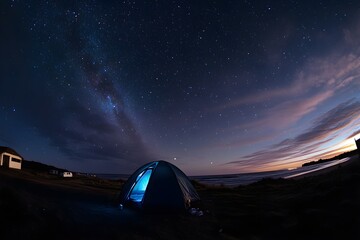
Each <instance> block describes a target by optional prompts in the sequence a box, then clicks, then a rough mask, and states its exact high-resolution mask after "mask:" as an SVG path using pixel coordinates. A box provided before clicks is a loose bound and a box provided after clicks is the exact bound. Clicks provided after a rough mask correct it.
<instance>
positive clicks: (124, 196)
mask: <svg viewBox="0 0 360 240" xmlns="http://www.w3.org/2000/svg"><path fill="white" fill-rule="evenodd" d="M199 201H200V197H199V195H198V194H197V192H196V190H195V188H194V186H193V185H192V184H191V182H190V180H189V178H188V177H187V176H186V175H185V174H184V173H183V172H182V171H181V170H180V169H179V168H177V167H176V166H174V165H173V164H171V163H168V162H165V161H156V162H151V163H148V164H145V165H144V166H142V167H140V168H139V169H138V170H136V171H135V172H134V173H133V174H132V175H131V176H130V177H129V179H128V180H127V182H126V183H125V184H124V186H123V189H122V191H121V194H120V204H122V205H124V206H134V207H138V208H141V209H144V210H182V209H185V210H186V209H187V208H189V207H191V206H192V205H193V203H195V202H199Z"/></svg>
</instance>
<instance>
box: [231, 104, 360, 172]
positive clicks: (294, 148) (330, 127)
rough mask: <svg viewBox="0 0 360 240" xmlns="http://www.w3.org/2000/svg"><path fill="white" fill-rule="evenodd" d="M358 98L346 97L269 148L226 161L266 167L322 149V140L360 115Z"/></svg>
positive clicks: (293, 159)
mask: <svg viewBox="0 0 360 240" xmlns="http://www.w3.org/2000/svg"><path fill="white" fill-rule="evenodd" d="M359 112H360V102H359V101H355V100H350V101H347V102H344V103H341V104H339V105H338V106H336V107H335V108H333V109H331V110H330V111H328V112H326V113H325V114H323V115H322V116H320V117H318V118H317V119H315V120H314V122H313V125H312V127H310V128H309V129H307V130H306V131H305V132H304V133H302V134H299V135H298V136H296V137H294V138H290V139H285V140H283V141H281V142H278V143H276V144H273V145H272V146H271V147H270V148H268V149H264V150H261V151H257V152H254V153H252V154H250V155H247V156H244V157H242V158H241V160H238V161H233V162H230V163H227V164H231V165H235V166H236V167H239V168H240V169H243V170H250V169H252V170H253V169H255V168H260V169H266V168H271V167H273V166H274V164H276V165H279V164H280V165H286V164H289V163H293V162H296V161H303V160H304V157H306V156H311V155H314V154H316V153H317V152H319V151H322V150H324V148H323V147H324V146H325V144H327V143H329V142H330V141H332V140H334V139H335V138H336V137H338V136H339V135H341V132H342V130H343V129H345V128H346V127H348V126H350V125H351V124H352V123H353V122H354V121H356V120H359V118H360V114H359Z"/></svg>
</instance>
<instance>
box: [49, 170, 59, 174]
mask: <svg viewBox="0 0 360 240" xmlns="http://www.w3.org/2000/svg"><path fill="white" fill-rule="evenodd" d="M49 173H50V174H52V175H59V171H58V170H56V169H52V170H50V171H49Z"/></svg>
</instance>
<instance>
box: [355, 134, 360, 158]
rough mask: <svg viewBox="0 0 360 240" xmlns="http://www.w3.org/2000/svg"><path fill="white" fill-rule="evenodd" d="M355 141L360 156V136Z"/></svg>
mask: <svg viewBox="0 0 360 240" xmlns="http://www.w3.org/2000/svg"><path fill="white" fill-rule="evenodd" d="M355 143H356V147H357V150H358V154H359V156H360V138H359V139H358V140H356V139H355Z"/></svg>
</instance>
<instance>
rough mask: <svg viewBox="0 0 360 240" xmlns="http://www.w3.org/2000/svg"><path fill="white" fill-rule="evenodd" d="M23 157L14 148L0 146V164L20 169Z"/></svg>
mask: <svg viewBox="0 0 360 240" xmlns="http://www.w3.org/2000/svg"><path fill="white" fill-rule="evenodd" d="M22 161H23V158H22V157H21V156H20V154H18V153H17V152H16V151H15V150H14V149H11V148H9V147H2V146H0V166H1V167H5V168H14V169H21V164H22Z"/></svg>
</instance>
